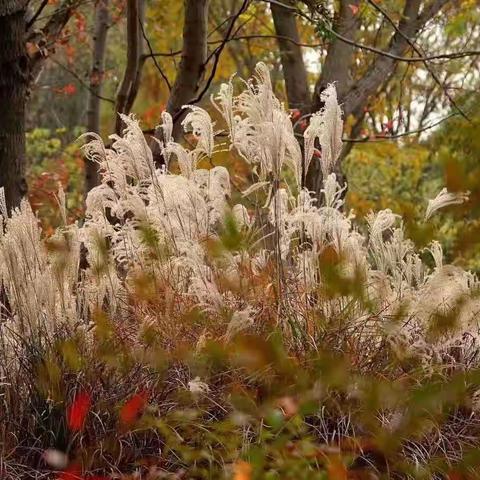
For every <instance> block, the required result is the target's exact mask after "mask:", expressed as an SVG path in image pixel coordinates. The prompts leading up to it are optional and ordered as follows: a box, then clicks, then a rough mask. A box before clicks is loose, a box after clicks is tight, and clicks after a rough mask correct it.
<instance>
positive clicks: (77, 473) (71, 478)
mask: <svg viewBox="0 0 480 480" xmlns="http://www.w3.org/2000/svg"><path fill="white" fill-rule="evenodd" d="M82 479H83V477H82V470H81V469H80V467H79V466H78V465H76V464H73V465H70V466H69V467H67V468H66V469H65V470H64V471H63V472H60V473H59V474H58V475H57V480H82Z"/></svg>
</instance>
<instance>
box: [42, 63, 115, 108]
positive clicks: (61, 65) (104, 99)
mask: <svg viewBox="0 0 480 480" xmlns="http://www.w3.org/2000/svg"><path fill="white" fill-rule="evenodd" d="M50 60H51V61H52V62H53V63H55V64H56V65H58V66H59V67H60V68H62V69H63V70H65V71H66V72H67V73H69V74H70V75H72V77H74V78H75V79H76V80H77V81H78V82H79V83H80V84H81V85H82V86H83V87H85V88H86V89H87V90H88V91H89V92H90V93H91V94H92V95H94V96H95V97H97V98H99V99H100V100H103V101H104V102H108V103H112V104H113V105H115V100H112V99H111V98H108V97H103V96H102V95H98V94H97V92H95V91H94V90H92V88H90V85H88V83H86V82H85V81H84V80H83V79H82V77H80V75H78V73H76V72H74V71H73V70H70V69H69V68H68V67H66V66H65V65H64V64H63V63H61V62H59V61H58V60H55V58H53V57H50Z"/></svg>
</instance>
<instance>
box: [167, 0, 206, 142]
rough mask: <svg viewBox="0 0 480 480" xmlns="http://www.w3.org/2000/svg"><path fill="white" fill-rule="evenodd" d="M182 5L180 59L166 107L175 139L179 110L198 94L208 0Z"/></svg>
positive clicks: (178, 132) (203, 59) (185, 1)
mask: <svg viewBox="0 0 480 480" xmlns="http://www.w3.org/2000/svg"><path fill="white" fill-rule="evenodd" d="M184 3H185V20H184V26H183V47H182V59H181V61H180V65H179V68H178V73H177V77H176V79H175V83H174V84H173V87H172V92H171V94H170V98H169V99H168V103H167V111H168V112H169V113H170V114H171V115H172V116H173V117H175V126H174V132H173V133H174V137H175V138H176V139H178V138H179V136H180V135H181V125H180V123H181V120H182V118H183V115H181V114H180V112H181V109H182V107H183V105H186V104H188V103H189V102H191V101H192V100H193V99H194V98H195V96H196V94H197V93H198V90H199V87H200V83H201V81H202V78H203V76H204V73H205V62H206V60H207V35H208V6H209V0H184Z"/></svg>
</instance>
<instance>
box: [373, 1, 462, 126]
mask: <svg viewBox="0 0 480 480" xmlns="http://www.w3.org/2000/svg"><path fill="white" fill-rule="evenodd" d="M367 1H368V3H369V5H371V6H372V7H373V8H374V9H375V10H376V11H377V12H380V13H381V14H382V15H383V16H384V17H385V18H386V20H387V21H388V23H390V25H392V27H393V28H394V30H395V32H396V33H398V34H399V35H400V36H401V37H402V38H404V39H405V40H406V42H407V43H408V44H409V45H410V47H411V48H412V50H414V51H415V53H416V54H417V55H419V56H420V57H423V52H422V51H421V50H420V48H418V47H417V46H416V45H415V42H413V41H412V40H411V39H410V38H409V37H408V36H407V35H406V34H404V32H403V31H402V30H401V29H400V28H399V27H397V25H396V24H395V22H394V21H393V20H392V19H391V18H390V16H389V15H388V13H387V12H386V11H385V10H384V9H383V8H382V7H380V6H379V5H377V4H376V3H375V2H374V1H373V0H367ZM422 63H423V64H424V65H425V68H426V69H427V70H428V72H429V73H430V75H431V76H432V78H433V79H434V80H435V82H436V83H437V84H438V85H439V86H440V87H441V88H442V90H443V93H444V94H445V96H446V97H447V98H448V101H449V102H450V104H451V105H452V106H453V108H454V109H455V110H457V112H458V113H459V114H460V115H461V116H462V117H463V118H465V119H466V120H468V121H470V119H469V118H468V117H467V115H465V113H464V112H463V110H462V109H461V108H460V107H459V106H458V105H457V103H456V102H455V100H454V99H453V98H452V96H451V95H450V93H449V92H448V89H447V88H446V87H445V85H444V83H443V82H442V81H441V80H440V78H439V77H438V75H437V74H436V72H435V71H434V70H433V69H432V67H431V66H430V65H429V63H428V62H427V60H425V59H423V62H422Z"/></svg>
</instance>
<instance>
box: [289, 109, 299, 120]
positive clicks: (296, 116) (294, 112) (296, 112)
mask: <svg viewBox="0 0 480 480" xmlns="http://www.w3.org/2000/svg"><path fill="white" fill-rule="evenodd" d="M290 115H291V116H292V119H293V120H298V119H299V118H300V117H301V116H302V112H300V110H299V109H298V108H293V109H292V110H290Z"/></svg>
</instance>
